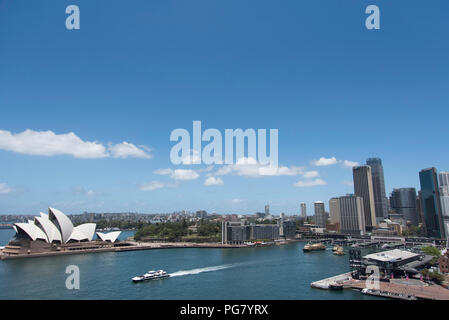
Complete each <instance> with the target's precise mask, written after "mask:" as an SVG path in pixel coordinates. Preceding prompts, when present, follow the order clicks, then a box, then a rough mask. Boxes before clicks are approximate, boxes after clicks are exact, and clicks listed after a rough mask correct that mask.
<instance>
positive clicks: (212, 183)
mask: <svg viewBox="0 0 449 320" xmlns="http://www.w3.org/2000/svg"><path fill="white" fill-rule="evenodd" d="M220 184H223V180H221V179H220V178H216V177H209V178H207V179H206V180H205V181H204V185H205V186H216V185H220Z"/></svg>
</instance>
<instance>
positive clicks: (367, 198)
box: [352, 166, 376, 231]
mask: <svg viewBox="0 0 449 320" xmlns="http://www.w3.org/2000/svg"><path fill="white" fill-rule="evenodd" d="M352 175H353V178H354V193H355V195H356V196H359V197H361V198H362V199H363V212H364V214H365V227H366V231H371V230H372V229H373V227H374V226H376V214H375V210H374V194H373V180H372V179H373V178H372V175H371V167H370V166H357V167H353V168H352Z"/></svg>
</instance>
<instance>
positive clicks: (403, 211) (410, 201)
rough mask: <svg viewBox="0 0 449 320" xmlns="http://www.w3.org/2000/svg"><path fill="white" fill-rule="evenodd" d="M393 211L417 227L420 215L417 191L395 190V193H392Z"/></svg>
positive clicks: (413, 189) (410, 189)
mask: <svg viewBox="0 0 449 320" xmlns="http://www.w3.org/2000/svg"><path fill="white" fill-rule="evenodd" d="M391 209H392V210H393V211H394V212H395V213H396V214H398V215H402V217H403V218H404V219H405V220H406V221H409V222H410V223H411V224H412V225H414V226H417V225H418V221H419V216H418V215H419V213H418V208H417V202H416V189H415V188H398V189H393V192H392V193H391Z"/></svg>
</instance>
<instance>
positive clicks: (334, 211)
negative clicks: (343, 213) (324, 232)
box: [329, 198, 341, 232]
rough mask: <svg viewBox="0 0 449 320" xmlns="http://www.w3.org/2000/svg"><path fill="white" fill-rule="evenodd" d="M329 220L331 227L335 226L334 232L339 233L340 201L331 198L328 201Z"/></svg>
mask: <svg viewBox="0 0 449 320" xmlns="http://www.w3.org/2000/svg"><path fill="white" fill-rule="evenodd" d="M329 218H330V222H331V224H333V225H336V231H337V232H338V231H340V219H341V217H340V199H339V198H331V199H330V200H329Z"/></svg>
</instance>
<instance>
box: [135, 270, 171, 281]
mask: <svg viewBox="0 0 449 320" xmlns="http://www.w3.org/2000/svg"><path fill="white" fill-rule="evenodd" d="M168 277H170V275H169V274H168V273H167V272H165V271H164V270H158V271H148V272H147V273H145V274H143V275H141V276H137V277H134V278H132V281H133V282H141V281H146V280H158V279H164V278H168Z"/></svg>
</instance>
